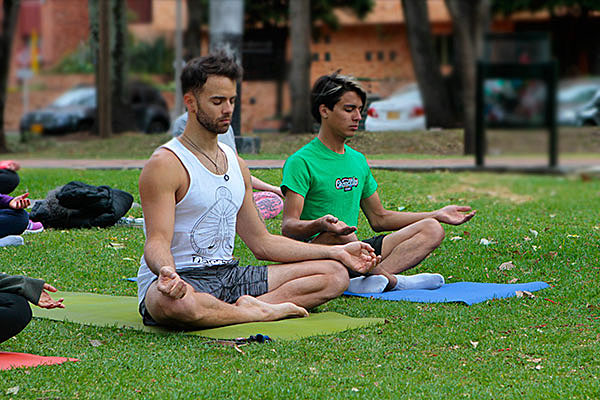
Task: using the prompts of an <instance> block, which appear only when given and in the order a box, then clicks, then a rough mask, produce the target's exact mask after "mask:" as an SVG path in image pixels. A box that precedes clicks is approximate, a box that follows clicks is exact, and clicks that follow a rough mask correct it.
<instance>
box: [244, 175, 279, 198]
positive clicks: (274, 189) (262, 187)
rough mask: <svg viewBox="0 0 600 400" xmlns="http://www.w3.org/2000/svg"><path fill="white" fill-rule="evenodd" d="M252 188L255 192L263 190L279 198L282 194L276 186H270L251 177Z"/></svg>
mask: <svg viewBox="0 0 600 400" xmlns="http://www.w3.org/2000/svg"><path fill="white" fill-rule="evenodd" d="M252 188H253V189H256V190H263V191H267V192H273V193H275V194H276V195H278V196H279V197H283V193H281V188H280V187H278V186H274V185H271V184H269V183H267V182H265V181H262V180H260V179H259V178H257V177H256V176H254V175H252Z"/></svg>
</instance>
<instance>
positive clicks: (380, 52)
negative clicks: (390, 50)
mask: <svg viewBox="0 0 600 400" xmlns="http://www.w3.org/2000/svg"><path fill="white" fill-rule="evenodd" d="M383 58H384V55H383V51H378V52H377V61H383Z"/></svg>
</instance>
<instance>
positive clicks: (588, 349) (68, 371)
mask: <svg viewBox="0 0 600 400" xmlns="http://www.w3.org/2000/svg"><path fill="white" fill-rule="evenodd" d="M254 173H255V174H256V175H258V176H259V177H260V178H262V179H264V180H266V181H269V182H279V180H280V179H281V171H280V170H260V171H254ZM374 174H375V178H376V179H377V181H378V182H379V192H380V195H381V197H382V199H383V202H384V205H385V206H386V207H387V208H390V209H397V208H398V207H406V210H408V211H420V210H430V209H434V208H437V207H440V206H442V205H445V204H448V203H450V202H453V203H467V204H470V205H471V206H473V207H474V208H475V209H477V210H478V214H477V216H476V217H475V218H474V219H473V220H472V221H470V222H469V223H468V224H466V225H463V226H458V227H447V234H446V239H445V240H444V242H443V244H442V245H441V247H440V248H439V249H438V250H436V251H435V252H434V253H433V255H432V256H431V257H429V258H428V259H426V260H425V261H424V262H423V263H422V265H421V266H420V267H418V268H417V269H415V270H414V271H415V272H422V271H436V272H440V273H442V274H443V275H444V276H445V277H446V280H447V282H458V281H481V282H496V283H508V282H514V281H518V282H528V281H537V280H542V281H546V282H548V283H549V284H550V285H551V288H550V289H545V290H543V291H540V292H535V293H534V294H535V297H534V298H511V299H504V300H495V301H487V302H484V303H480V304H476V305H473V306H465V305H462V304H417V303H406V302H384V301H375V300H370V299H360V298H346V297H343V298H338V299H336V300H334V301H331V302H329V303H328V304H325V305H323V306H321V307H319V308H318V309H317V310H315V311H336V312H340V313H344V314H346V315H349V316H353V317H364V316H374V317H382V318H385V319H386V320H387V322H386V323H385V324H382V325H379V326H375V327H370V328H363V329H359V330H352V331H348V332H344V333H341V334H336V335H331V336H319V337H312V338H308V339H303V340H297V341H277V342H273V343H269V344H262V345H261V344H251V345H247V346H243V347H241V348H240V349H241V350H242V352H239V351H237V350H236V349H235V348H233V347H228V346H222V345H217V344H214V343H211V342H210V341H207V340H204V339H202V338H198V337H191V336H185V335H180V334H173V335H168V336H163V335H156V334H147V333H140V332H135V331H131V330H127V329H116V328H97V327H87V326H82V325H78V324H74V323H61V322H54V321H48V320H38V319H34V320H33V321H32V323H31V324H30V325H29V326H28V327H27V328H26V329H25V330H24V331H23V332H21V334H19V335H18V336H17V337H16V338H13V339H10V340H9V341H7V342H5V343H3V344H2V345H0V350H1V351H15V352H29V353H34V354H40V355H52V356H68V357H76V358H79V359H80V362H77V363H65V364H62V365H59V366H45V367H37V368H31V369H19V370H12V371H0V395H6V397H7V398H8V397H11V398H15V399H36V398H43V399H72V398H107V399H130V398H131V399H138V398H139V399H142V398H156V399H164V398H185V399H188V398H214V399H222V398H278V399H287V398H340V399H345V398H364V399H380V398H384V399H391V398H407V399H408V398H411V399H414V398H422V399H430V398H443V399H456V398H476V399H514V398H526V399H530V398H554V399H564V398H582V399H583V398H598V397H600V382H599V377H600V361H599V360H600V343H599V342H600V327H599V325H600V301H599V298H600V285H599V283H600V263H599V262H598V261H599V258H600V257H599V256H600V249H599V243H600V218H599V216H600V215H599V212H598V204H599V201H600V181H598V180H592V181H586V182H583V181H581V180H578V179H576V178H568V177H555V176H519V175H491V174H471V173H461V174H450V173H431V174H409V173H400V172H392V171H380V170H377V171H374ZM138 175H139V171H132V170H124V171H67V170H45V171H43V170H23V171H21V177H22V183H21V187H22V188H27V189H28V190H29V191H30V192H31V197H32V198H43V197H45V194H46V192H47V191H48V190H50V189H52V188H54V187H55V186H57V185H60V184H64V183H66V182H68V181H69V180H73V179H77V180H82V181H85V182H87V183H90V184H96V185H98V184H107V185H110V186H113V187H116V188H120V189H124V190H127V191H129V192H130V193H132V194H133V195H134V197H135V198H136V201H138V202H139V195H138V194H137V179H138ZM131 215H132V216H135V217H139V216H141V210H140V209H133V210H132V211H131ZM280 223H281V217H278V218H276V219H274V220H269V221H267V226H268V228H269V229H270V230H271V231H272V232H279V229H280ZM534 231H535V232H537V234H536V233H535V232H534ZM371 234H372V232H371V231H370V229H369V228H368V226H367V225H366V222H365V219H364V216H361V220H360V226H359V236H360V237H364V236H369V235H371ZM456 237H460V238H462V239H461V240H458V239H455V238H456ZM481 238H486V239H489V240H491V241H493V242H494V243H493V244H491V245H489V246H484V245H480V244H479V242H480V239H481ZM25 239H26V245H25V246H21V247H13V248H0V256H1V257H2V259H3V266H2V268H0V270H1V271H3V272H6V273H11V274H26V275H29V276H32V277H43V278H45V279H46V280H47V281H48V282H50V283H52V284H54V285H55V286H57V287H59V288H60V289H61V290H68V291H87V292H95V293H103V294H114V295H128V296H135V293H136V286H135V284H133V283H130V282H127V281H124V280H122V279H121V278H123V277H128V276H134V275H135V274H136V272H137V268H138V262H139V258H140V256H141V255H142V248H143V240H144V239H143V233H142V230H141V229H139V228H133V227H124V226H116V227H112V228H108V229H89V230H68V231H59V230H52V229H48V230H46V231H44V232H42V233H40V234H35V235H33V234H32V235H26V236H25ZM111 243H121V244H122V245H123V246H122V247H121V246H116V247H113V246H111ZM235 255H236V256H238V257H240V259H241V262H242V264H248V263H255V262H256V261H255V259H254V258H253V257H252V255H251V253H250V252H249V250H248V249H247V248H246V247H245V246H244V245H243V244H242V243H241V242H240V241H239V240H238V241H237V243H236V251H235ZM505 261H512V262H513V263H514V265H515V266H516V267H515V268H514V269H512V270H504V271H501V270H499V268H498V267H499V265H500V264H501V263H503V262H505ZM66 306H67V307H68V306H69V305H68V304H66ZM96 341H99V342H100V343H101V344H100V345H99V346H98V345H97V342H96ZM17 386H18V393H17V394H10V395H9V394H8V393H7V391H8V390H9V389H10V388H15V387H17Z"/></svg>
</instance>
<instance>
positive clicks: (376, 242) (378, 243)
mask: <svg viewBox="0 0 600 400" xmlns="http://www.w3.org/2000/svg"><path fill="white" fill-rule="evenodd" d="M386 236H387V235H377V236H373V237H372V238H368V239H364V240H362V242H364V243H368V244H370V245H371V247H372V248H373V249H375V255H377V256H380V255H381V247H382V246H383V239H384V238H385V237H386Z"/></svg>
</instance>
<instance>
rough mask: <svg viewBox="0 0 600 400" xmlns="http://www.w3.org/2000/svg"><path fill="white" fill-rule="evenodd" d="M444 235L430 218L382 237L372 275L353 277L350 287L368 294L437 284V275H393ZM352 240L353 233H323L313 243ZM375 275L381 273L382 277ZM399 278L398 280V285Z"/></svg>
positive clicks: (412, 263)
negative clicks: (378, 255)
mask: <svg viewBox="0 0 600 400" xmlns="http://www.w3.org/2000/svg"><path fill="white" fill-rule="evenodd" d="M444 236H445V233H444V228H443V227H442V226H441V225H440V223H439V222H438V221H437V220H435V219H433V218H426V219H423V220H421V221H418V222H415V223H413V224H411V225H408V226H406V227H404V228H402V229H400V230H398V231H396V232H393V233H390V234H389V235H387V236H386V237H385V238H384V239H383V243H382V246H381V258H382V261H381V263H379V265H377V267H376V268H374V269H373V270H372V271H371V274H372V275H375V276H368V277H366V278H367V279H363V278H355V279H353V280H352V282H351V284H350V290H351V291H354V292H356V293H370V292H381V291H383V290H394V289H398V288H420V287H421V286H423V287H429V286H431V287H437V285H438V284H439V282H440V280H442V279H443V278H441V276H440V275H438V274H433V275H436V276H432V274H420V276H418V277H413V276H410V277H407V276H402V275H395V274H399V273H401V272H403V271H406V270H408V269H410V268H412V267H414V266H416V265H418V264H419V263H420V262H421V261H423V260H424V259H425V258H426V257H427V256H428V255H429V254H431V252H433V250H435V249H436V248H437V247H438V246H439V245H440V244H441V243H442V240H444ZM354 240H358V239H357V238H356V235H355V234H350V235H345V236H341V235H335V234H332V233H329V232H325V233H321V234H320V235H319V236H317V237H316V238H315V239H314V240H313V243H321V244H344V243H348V242H351V241H354ZM376 275H382V276H383V277H385V279H383V278H382V277H381V276H376ZM399 280H400V281H402V282H400V285H398V283H399Z"/></svg>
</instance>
